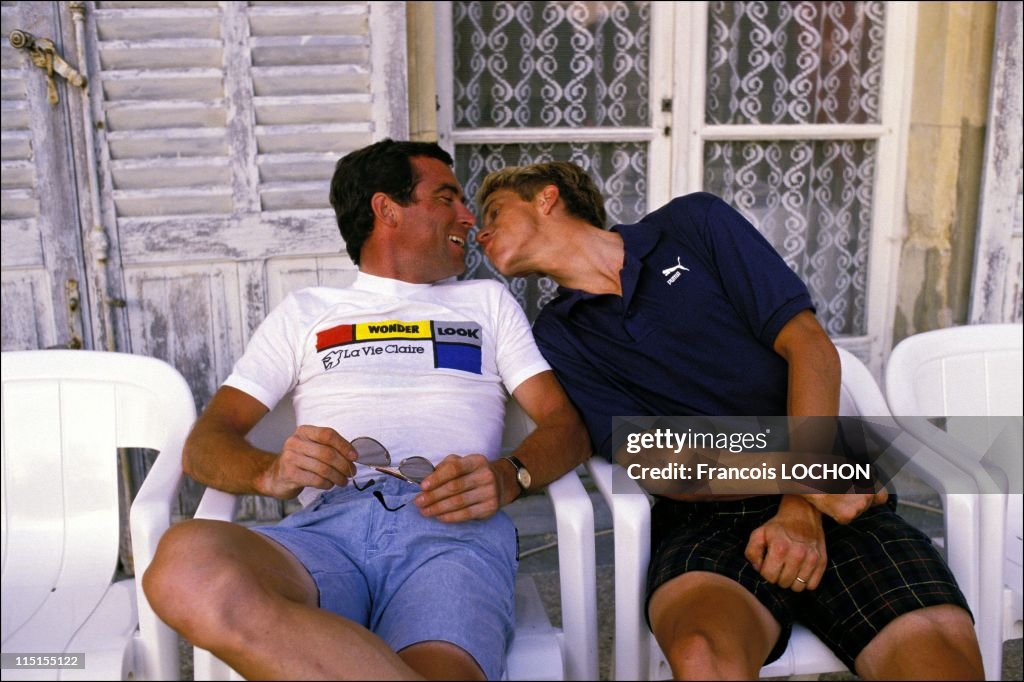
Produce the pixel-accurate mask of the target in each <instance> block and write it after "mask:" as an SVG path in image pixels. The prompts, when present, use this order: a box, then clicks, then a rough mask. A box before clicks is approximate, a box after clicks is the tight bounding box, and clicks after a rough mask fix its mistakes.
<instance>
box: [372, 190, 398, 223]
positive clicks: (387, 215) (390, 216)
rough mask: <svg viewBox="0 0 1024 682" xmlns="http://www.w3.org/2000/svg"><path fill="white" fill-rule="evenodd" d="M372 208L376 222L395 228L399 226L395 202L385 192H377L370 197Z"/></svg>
mask: <svg viewBox="0 0 1024 682" xmlns="http://www.w3.org/2000/svg"><path fill="white" fill-rule="evenodd" d="M370 208H371V209H372V210H373V216H374V218H375V220H376V221H380V222H381V223H383V224H384V225H389V226H391V227H394V226H395V225H397V224H398V215H397V212H396V211H395V202H394V200H393V199H392V198H391V197H389V196H388V195H387V194H385V193H384V192H377V193H375V194H374V195H373V196H372V197H370Z"/></svg>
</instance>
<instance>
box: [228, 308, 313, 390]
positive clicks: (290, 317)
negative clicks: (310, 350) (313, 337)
mask: <svg viewBox="0 0 1024 682" xmlns="http://www.w3.org/2000/svg"><path fill="white" fill-rule="evenodd" d="M296 310H297V305H296V300H295V297H294V295H289V296H288V297H286V298H285V300H284V301H282V302H281V304H280V305H278V306H277V307H276V308H274V310H272V311H270V314H269V315H267V317H266V319H264V320H263V322H262V323H261V324H260V326H259V327H257V329H256V332H255V333H254V334H253V336H252V338H251V339H250V340H249V344H248V345H247V346H246V348H245V351H244V352H243V353H242V357H240V358H239V359H238V360H237V361H236V362H235V365H234V368H233V369H232V371H231V374H230V375H229V376H228V378H227V379H225V380H224V383H223V384H222V385H223V386H231V387H232V388H237V389H238V390H240V391H243V392H245V393H248V394H249V395H251V396H252V397H253V398H255V399H256V400H259V401H260V402H261V403H263V404H264V405H265V406H266V407H267V409H270V410H272V409H274V406H275V405H277V403H278V401H279V400H281V398H282V397H284V396H285V395H286V394H287V393H288V391H290V390H291V389H292V388H293V387H294V386H295V383H296V381H297V379H298V367H299V358H298V357H297V356H296V352H297V349H298V347H299V346H298V344H297V343H296V342H295V339H294V338H292V337H293V335H294V333H295V332H294V329H295V325H296V323H295V315H296Z"/></svg>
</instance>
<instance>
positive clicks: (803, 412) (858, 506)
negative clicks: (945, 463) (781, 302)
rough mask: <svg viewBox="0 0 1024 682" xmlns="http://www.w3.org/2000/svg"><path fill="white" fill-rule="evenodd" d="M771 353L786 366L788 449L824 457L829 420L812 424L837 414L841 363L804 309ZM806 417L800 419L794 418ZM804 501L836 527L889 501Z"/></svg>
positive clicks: (859, 497)
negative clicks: (787, 380) (787, 385)
mask: <svg viewBox="0 0 1024 682" xmlns="http://www.w3.org/2000/svg"><path fill="white" fill-rule="evenodd" d="M775 352H777V353H778V354H779V355H781V356H782V357H783V358H785V359H786V362H788V363H789V392H788V397H787V400H788V405H787V412H788V414H789V415H790V432H791V438H792V439H793V442H792V446H791V449H793V450H802V451H805V452H830V451H831V448H832V440H833V438H834V436H835V433H834V429H833V428H831V427H832V425H833V422H832V420H827V419H813V417H815V416H819V417H833V416H835V415H837V414H839V386H840V383H841V371H842V370H841V364H840V362H839V353H837V352H836V348H835V346H834V345H833V344H832V341H831V339H829V338H828V334H826V333H825V330H824V329H822V328H821V325H820V324H818V320H817V319H816V318H815V317H814V314H813V313H811V311H810V310H804V311H803V312H800V313H798V314H797V315H795V316H794V317H793V319H791V320H790V321H789V322H787V323H786V325H785V326H784V327H783V328H782V329H781V330H780V331H779V334H778V336H777V337H776V338H775ZM804 416H809V417H812V418H811V419H808V420H801V419H800V417H804ZM801 497H803V499H804V500H806V501H807V502H809V503H810V504H811V505H813V506H814V507H815V508H816V509H818V511H820V512H821V513H823V514H827V515H829V516H831V517H832V518H833V519H835V520H836V521H837V522H838V523H849V522H850V521H852V520H854V519H855V518H857V517H858V516H860V515H861V514H862V513H863V512H864V511H866V510H867V509H868V508H869V507H871V506H873V505H876V504H883V503H884V502H885V501H886V500H887V499H888V497H889V494H888V493H887V492H886V491H885V490H884V489H882V490H880V491H879V492H878V493H874V494H871V493H867V494H860V493H848V494H843V495H824V494H807V495H802V496H801Z"/></svg>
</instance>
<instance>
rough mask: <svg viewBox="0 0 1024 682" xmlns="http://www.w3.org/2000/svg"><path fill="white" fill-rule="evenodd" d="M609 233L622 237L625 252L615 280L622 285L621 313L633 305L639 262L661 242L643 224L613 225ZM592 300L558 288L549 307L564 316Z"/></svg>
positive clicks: (576, 291) (584, 294) (656, 233)
mask: <svg viewBox="0 0 1024 682" xmlns="http://www.w3.org/2000/svg"><path fill="white" fill-rule="evenodd" d="M611 230H612V231H613V232H618V233H619V235H620V236H621V237H622V245H623V249H624V250H625V257H624V259H623V263H622V270H620V271H619V280H620V283H621V284H622V310H623V311H625V310H627V309H628V308H629V304H630V303H631V302H632V301H633V294H635V293H636V286H637V282H639V280H640V272H641V270H642V269H643V260H644V258H646V257H647V255H648V254H649V253H651V251H653V250H654V247H655V246H657V244H658V241H659V240H660V239H661V230H658V229H657V228H655V227H654V226H653V225H650V224H647V223H636V224H632V225H616V226H615V227H613V228H611ZM596 296H598V294H591V293H587V292H585V291H581V290H580V289H570V288H568V287H558V298H557V299H556V300H554V301H552V303H551V305H552V306H553V307H554V308H555V310H556V311H557V312H560V313H563V314H565V315H568V313H569V310H571V309H572V307H573V306H574V305H576V304H577V303H579V302H580V301H585V300H588V299H591V298H595V297H596Z"/></svg>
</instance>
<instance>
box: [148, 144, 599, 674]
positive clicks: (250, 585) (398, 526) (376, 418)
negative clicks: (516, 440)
mask: <svg viewBox="0 0 1024 682" xmlns="http://www.w3.org/2000/svg"><path fill="white" fill-rule="evenodd" d="M451 164H452V159H451V157H450V156H449V155H448V154H447V153H446V152H445V151H443V150H442V149H441V148H440V147H438V146H437V145H436V144H432V143H417V142H395V141H392V140H384V141H382V142H378V143H376V144H373V145H370V146H369V147H365V148H363V149H360V150H357V151H355V152H352V153H350V154H348V155H346V156H345V157H343V158H342V159H341V160H340V161H339V162H338V164H337V167H336V169H335V173H334V177H333V180H332V182H331V193H330V197H331V204H332V206H333V207H334V209H335V213H336V216H337V221H338V226H339V228H340V230H341V233H342V236H343V237H344V239H345V243H346V247H347V249H348V252H349V255H350V256H351V258H352V261H353V262H354V263H356V264H357V265H358V266H359V273H358V276H357V278H356V280H355V282H354V283H353V284H352V285H351V286H350V287H348V288H345V289H327V288H311V289H304V290H301V291H298V292H295V293H293V294H291V295H289V296H288V297H287V298H286V299H285V301H283V302H282V303H281V305H279V306H278V307H277V308H275V309H274V310H273V311H272V312H271V313H270V314H269V315H268V317H267V319H266V320H265V321H264V322H263V323H262V324H261V325H260V327H259V329H258V330H257V332H256V333H255V334H254V336H253V338H252V340H251V341H250V343H249V345H248V346H247V348H246V351H245V353H244V354H243V355H242V357H241V358H240V359H239V360H238V362H237V363H236V365H235V367H234V369H233V371H232V374H231V375H230V376H229V377H228V378H227V380H226V381H225V382H224V384H223V386H222V387H221V388H220V389H219V390H218V392H217V393H216V394H215V395H214V397H213V398H212V400H211V401H210V403H209V405H207V407H206V408H205V410H204V411H203V413H202V414H201V416H200V417H199V419H198V420H197V422H196V425H195V427H194V428H193V430H192V433H191V434H190V436H189V438H188V440H187V442H186V445H185V469H186V472H187V473H188V474H189V475H190V476H191V477H193V478H194V479H196V480H198V481H199V482H201V483H204V484H206V485H209V486H213V487H215V488H219V489H221V490H226V491H229V492H232V493H240V494H248V493H254V494H260V495H268V496H271V497H275V498H278V499H282V500H286V499H291V498H294V497H296V496H298V498H299V500H300V501H301V502H302V503H303V504H304V505H305V506H304V508H303V509H302V510H300V511H298V512H296V513H294V514H292V515H291V516H289V517H287V518H286V519H284V520H283V521H282V522H280V523H279V524H277V525H275V526H270V527H260V528H256V529H247V528H243V527H242V526H239V525H235V524H227V523H221V522H214V521H201V520H193V521H188V522H185V523H182V524H179V525H177V526H175V527H173V528H171V529H170V531H168V533H167V534H166V536H165V537H164V539H163V541H162V542H161V544H160V547H159V549H158V551H157V555H156V558H155V560H154V562H153V565H152V567H151V568H150V569H149V570H148V571H147V572H146V574H145V576H144V577H143V584H144V587H145V590H146V594H147V596H148V597H149V599H150V601H151V602H152V604H153V607H154V609H155V610H156V611H157V613H158V614H159V615H160V616H161V618H163V619H164V620H165V621H166V622H167V623H169V624H170V625H171V626H172V627H174V628H175V629H177V630H178V631H179V632H180V633H181V634H182V635H183V636H184V637H186V638H187V639H188V640H189V641H191V642H193V643H194V644H196V645H199V646H201V647H203V648H206V649H209V650H210V651H212V652H213V653H214V654H215V655H217V656H218V657H219V658H221V659H222V660H224V661H226V662H227V663H228V664H230V665H231V666H232V667H233V668H234V669H235V670H237V671H238V672H240V673H241V674H242V675H243V676H245V677H246V678H248V679H265V678H269V679H361V680H362V679H413V678H418V677H426V678H435V679H481V678H484V677H487V678H492V679H493V678H495V677H498V676H500V674H501V671H502V666H503V662H504V655H505V648H506V645H507V643H508V640H509V636H510V634H511V632H512V626H513V616H514V613H513V596H514V575H515V571H516V566H517V556H516V537H515V528H514V526H513V524H512V522H511V520H510V519H509V518H508V517H507V516H506V515H505V514H504V513H503V512H501V511H500V508H501V507H502V506H503V505H505V504H507V503H509V502H511V501H512V500H514V499H515V498H516V497H518V496H519V494H520V493H521V492H523V491H524V490H525V488H527V487H528V488H531V489H533V488H539V487H541V486H544V485H545V484H547V483H548V482H550V481H552V480H554V479H555V478H557V477H559V476H561V475H562V474H564V473H565V472H567V471H569V470H571V469H572V468H574V467H575V466H576V465H577V464H579V463H580V462H581V461H582V459H583V458H584V457H585V456H586V453H587V451H588V448H587V446H586V433H585V430H584V428H583V426H582V424H581V423H580V421H579V418H578V415H577V414H576V412H575V410H574V409H573V408H572V406H571V404H570V403H569V402H568V399H567V398H566V396H565V394H564V392H563V391H562V389H561V387H560V386H559V384H558V382H557V381H556V380H555V378H554V375H553V374H552V372H551V371H550V369H549V367H548V366H547V364H546V363H545V362H544V360H543V358H542V357H541V355H540V354H539V352H538V350H537V348H536V346H535V344H534V341H533V338H532V336H531V333H530V329H529V325H528V323H527V322H526V319H525V315H524V314H523V312H522V310H521V309H520V308H519V306H518V304H517V303H516V301H515V300H514V299H513V298H512V297H511V296H510V295H509V294H508V293H507V292H506V291H505V290H504V288H503V287H502V286H500V285H499V284H497V283H495V282H484V281H473V282H459V281H456V280H455V276H457V275H459V274H461V273H462V272H463V270H464V268H465V265H464V255H465V243H466V239H467V235H468V232H469V229H470V228H471V227H472V225H473V223H474V216H473V214H472V213H470V211H469V210H468V209H467V208H466V206H465V204H464V202H463V199H464V197H463V193H462V188H461V186H460V185H459V183H458V181H457V180H456V179H455V176H454V175H453V174H452V171H451V168H450V166H451ZM506 391H507V393H511V394H512V395H513V396H515V398H516V399H517V400H518V401H519V402H520V403H521V404H522V406H523V408H524V409H525V410H526V412H527V413H528V414H529V415H530V416H531V417H532V418H533V419H534V421H536V423H537V429H536V430H535V431H534V432H533V433H532V434H531V435H530V436H529V437H528V438H527V439H526V440H524V441H523V443H522V445H521V446H520V447H519V449H518V450H517V451H516V452H515V453H514V457H511V458H502V459H498V456H499V453H500V441H501V432H502V424H503V416H504V404H505V400H506V396H507V393H506ZM289 392H293V395H294V406H295V410H296V415H297V417H298V423H299V424H300V426H298V427H297V429H296V430H295V432H294V434H292V435H291V437H289V438H288V440H287V441H286V442H285V444H284V448H283V451H282V452H281V453H269V452H263V451H260V450H258V449H255V448H253V447H252V446H251V445H249V444H248V443H247V442H246V440H245V435H246V434H247V433H248V431H249V430H250V429H251V428H252V427H253V426H254V425H255V424H256V423H257V422H258V421H259V420H260V418H261V417H262V416H263V415H264V414H266V412H267V411H268V410H269V409H271V408H272V407H273V406H274V405H275V404H276V403H277V402H278V401H279V400H280V399H281V398H282V397H283V396H285V395H286V394H287V393H289ZM361 436H368V437H371V438H373V439H375V440H376V441H378V442H379V443H381V444H382V445H384V447H385V448H386V449H387V450H388V451H389V452H390V455H391V458H392V462H393V463H394V464H398V463H399V462H401V461H402V460H403V459H405V458H408V457H417V456H418V457H425V458H427V459H429V460H430V461H431V463H432V464H434V465H435V466H436V469H435V470H434V472H433V473H432V474H430V475H429V476H427V478H425V479H424V480H422V483H421V487H419V486H417V485H416V484H415V483H413V482H408V481H404V480H400V479H398V478H393V477H390V476H382V475H381V474H380V473H379V472H377V471H375V470H372V469H369V468H367V467H359V468H358V469H357V468H356V466H355V465H354V462H355V460H356V459H357V453H356V451H355V449H354V448H353V445H352V443H351V441H353V440H354V439H356V438H357V437H361ZM527 472H528V473H529V476H527V475H526V474H527ZM531 478H532V480H531ZM396 652H397V653H396Z"/></svg>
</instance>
